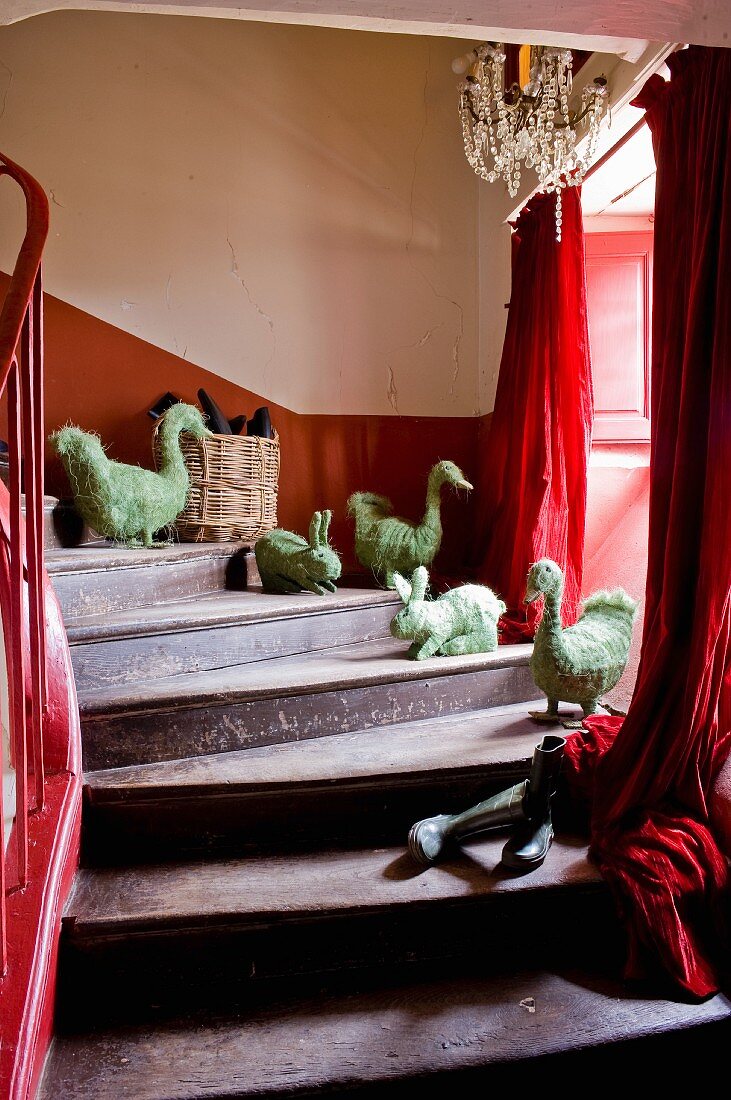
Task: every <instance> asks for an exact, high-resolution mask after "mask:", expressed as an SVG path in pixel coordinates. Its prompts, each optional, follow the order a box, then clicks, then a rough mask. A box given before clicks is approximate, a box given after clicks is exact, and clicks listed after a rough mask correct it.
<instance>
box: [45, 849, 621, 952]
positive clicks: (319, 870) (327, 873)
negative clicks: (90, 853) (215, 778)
mask: <svg viewBox="0 0 731 1100" xmlns="http://www.w3.org/2000/svg"><path fill="white" fill-rule="evenodd" d="M405 839H406V838H404V841H405ZM505 839H506V837H505V833H504V832H503V831H500V833H499V834H497V833H496V834H494V835H484V836H483V837H482V838H475V839H474V840H472V841H470V842H469V844H468V845H465V846H464V849H463V851H462V853H460V854H457V855H456V856H455V858H454V859H452V860H447V861H445V862H444V863H440V864H438V865H437V866H435V867H430V868H427V869H424V868H420V867H419V866H418V865H417V864H416V863H415V862H414V861H413V860H412V859H411V857H410V856H409V854H408V852H407V851H406V848H405V847H404V846H401V847H392V848H381V849H375V850H368V849H364V850H359V851H332V852H327V851H325V852H314V853H308V854H307V855H299V856H297V855H295V856H292V855H281V856H255V857H251V858H247V859H239V860H233V859H226V860H216V861H214V860H209V861H206V862H198V861H196V862H191V863H177V864H164V865H159V864H155V865H148V866H134V867H126V868H119V869H109V868H103V869H99V870H96V869H94V870H82V871H81V872H79V875H78V877H77V880H76V884H75V887H74V891H73V894H72V896H71V899H70V901H69V904H68V906H67V909H66V913H65V916H64V925H65V928H66V931H67V933H68V935H69V936H70V938H71V940H73V941H80V940H81V941H83V940H89V939H97V938H99V937H102V938H103V937H105V936H120V935H129V934H131V933H133V932H155V931H166V932H169V931H171V930H174V929H176V928H177V929H184V930H185V931H190V930H191V929H193V928H195V927H198V926H199V927H201V928H203V929H210V928H211V926H212V925H221V926H223V925H225V926H227V927H230V926H231V925H232V923H235V924H236V926H237V927H243V926H254V927H255V926H258V925H261V924H268V923H270V922H272V921H285V922H296V921H301V920H310V919H315V918H317V919H323V918H327V917H335V916H343V915H348V914H349V915H354V914H363V913H368V912H371V913H372V912H377V911H383V910H389V911H393V910H399V911H401V910H403V907H405V906H409V907H413V906H424V905H434V904H440V903H441V904H445V903H446V904H454V903H457V902H460V901H461V902H464V901H465V900H469V901H470V902H471V903H474V902H476V901H478V900H479V901H482V902H484V901H486V900H487V899H489V898H490V897H498V896H500V895H503V894H510V893H513V892H515V891H520V892H521V893H526V894H530V893H532V892H534V891H544V890H547V889H557V888H568V887H571V888H576V887H596V886H598V885H599V884H600V882H601V879H600V878H599V875H598V872H597V871H596V869H595V868H594V867H593V866H592V864H590V863H589V862H588V860H587V858H586V844H585V841H584V840H583V839H578V838H574V837H561V838H558V839H556V840H555V841H554V844H553V846H552V848H551V851H550V853H549V856H548V858H547V859H546V861H545V863H544V864H543V865H542V866H541V867H539V868H537V869H536V870H535V871H533V872H532V873H531V874H529V875H515V874H512V873H510V872H507V871H505V870H504V869H503V868H502V867H500V866H499V864H500V857H501V853H502V848H503V845H504V843H505ZM465 851H467V852H468V853H469V858H465V854H464V853H465Z"/></svg>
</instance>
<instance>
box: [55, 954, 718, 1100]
mask: <svg viewBox="0 0 731 1100" xmlns="http://www.w3.org/2000/svg"><path fill="white" fill-rule="evenodd" d="M489 949H490V945H489V944H486V945H485V950H489ZM471 969H472V972H471V974H470V975H469V976H467V977H462V976H460V977H455V976H449V975H447V976H437V977H432V978H431V979H423V980H420V981H416V980H411V981H401V982H398V983H396V982H392V983H390V984H386V985H385V986H383V987H380V988H375V989H372V988H366V989H364V990H362V991H356V992H350V993H339V994H337V993H336V994H332V993H330V994H327V993H326V994H324V995H323V994H322V993H321V992H319V991H318V992H315V993H314V994H312V995H310V996H309V997H306V998H303V997H299V998H295V997H293V996H292V995H291V992H290V993H289V994H288V995H287V994H284V995H283V996H282V999H281V1001H280V1002H279V1003H273V1004H271V1005H267V1006H262V1007H259V1008H258V1009H257V1010H255V1011H254V1010H249V1011H241V1010H236V1011H232V1012H231V1013H230V1014H228V1015H222V1014H220V1013H219V1014H216V1015H215V1016H212V1015H207V1014H205V1013H202V1012H199V1013H197V1014H194V1015H189V1016H187V1017H183V1016H181V1015H180V1014H179V1015H178V1017H177V1018H175V1019H171V1020H165V1021H160V1022H154V1021H153V1022H149V1021H145V1022H144V1023H139V1024H137V1025H136V1026H131V1027H126V1028H125V1027H114V1028H110V1029H107V1030H98V1031H96V1032H95V1033H87V1034H83V1033H81V1034H70V1035H67V1036H65V1037H61V1038H57V1039H56V1040H55V1042H54V1045H53V1048H52V1050H51V1054H50V1057H49V1059H48V1061H47V1064H46V1069H45V1074H44V1077H43V1081H42V1084H41V1087H40V1089H39V1100H58V1098H60V1097H63V1098H64V1100H197V1098H199V1097H202V1096H206V1097H209V1098H213V1100H223V1098H232V1097H238V1098H240V1100H244V1098H249V1097H251V1098H253V1097H271V1098H281V1100H284V1098H287V1100H290V1098H294V1097H304V1096H316V1095H328V1096H334V1095H337V1096H341V1095H347V1096H352V1095H353V1096H359V1097H361V1098H365V1097H369V1098H370V1097H374V1098H375V1097H378V1098H381V1097H384V1096H385V1097H389V1098H395V1097H399V1098H400V1097H405V1096H407V1095H408V1096H413V1095H414V1089H415V1087H416V1089H417V1094H418V1095H419V1096H420V1097H429V1098H431V1097H434V1098H437V1097H444V1095H445V1094H448V1093H449V1092H450V1090H454V1089H455V1088H459V1089H469V1090H470V1092H469V1093H466V1094H467V1095H469V1094H472V1093H473V1092H474V1090H475V1089H476V1088H484V1087H485V1086H490V1085H492V1086H493V1087H495V1086H496V1085H502V1086H503V1087H504V1086H508V1087H510V1086H512V1088H513V1089H515V1087H516V1083H519V1084H520V1089H521V1091H522V1090H523V1089H525V1088H527V1087H529V1088H531V1089H535V1090H536V1091H537V1092H538V1091H540V1092H541V1093H544V1092H546V1091H547V1089H548V1085H547V1082H551V1081H553V1082H554V1085H555V1086H556V1087H560V1082H561V1081H562V1080H563V1081H567V1082H568V1081H575V1080H580V1081H583V1082H591V1081H597V1080H599V1079H600V1078H599V1076H598V1075H599V1074H601V1075H602V1077H601V1080H603V1081H604V1082H605V1083H612V1084H619V1083H621V1084H623V1085H624V1087H625V1088H627V1087H629V1085H630V1082H632V1081H633V1080H636V1079H637V1065H638V1058H639V1059H640V1060H641V1062H643V1063H644V1064H646V1065H647V1066H649V1067H651V1074H652V1080H653V1086H654V1085H660V1086H661V1087H663V1088H665V1087H667V1086H668V1085H673V1082H674V1079H675V1085H673V1087H674V1088H675V1087H676V1084H677V1080H676V1079H677V1074H678V1071H679V1070H678V1067H679V1064H684V1065H689V1064H690V1065H702V1066H703V1072H704V1074H709V1075H713V1074H714V1071H718V1072H719V1073H724V1072H725V1069H726V1065H725V1063H726V1059H727V1053H726V1051H727V1039H728V1024H729V1019H730V1018H731V1003H730V1002H729V1000H728V998H727V997H725V996H723V995H722V994H719V995H717V996H715V997H712V998H711V999H709V1000H707V1001H705V1002H704V1003H703V1004H697V1005H696V1004H683V1003H678V1002H675V1001H669V1000H664V999H658V998H656V997H655V998H653V997H651V996H648V995H647V993H646V992H645V991H643V990H631V989H628V988H627V987H626V986H624V985H623V984H622V983H621V982H619V981H617V980H613V979H612V978H610V977H607V976H606V974H604V973H603V972H602V971H601V969H597V970H592V969H580V968H579V967H578V966H577V965H576V964H574V966H573V967H570V968H564V969H562V970H560V971H556V972H551V971H550V970H546V969H545V968H541V969H535V970H531V969H529V968H527V967H524V968H522V969H520V970H518V971H516V972H512V973H511V972H508V973H503V974H494V973H489V974H487V975H484V974H483V973H482V963H481V958H480V956H479V955H477V956H476V957H475V959H474V961H473V964H472V968H471ZM548 1091H551V1090H550V1089H548Z"/></svg>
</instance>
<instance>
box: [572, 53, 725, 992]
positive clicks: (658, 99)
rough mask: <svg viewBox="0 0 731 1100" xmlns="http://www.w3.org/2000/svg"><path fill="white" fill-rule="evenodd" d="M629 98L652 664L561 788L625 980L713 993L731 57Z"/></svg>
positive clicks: (688, 65)
mask: <svg viewBox="0 0 731 1100" xmlns="http://www.w3.org/2000/svg"><path fill="white" fill-rule="evenodd" d="M668 64H669V67H670V70H671V79H670V81H669V82H667V83H666V82H665V81H663V80H662V79H661V78H660V77H659V76H653V77H651V78H650V80H649V82H648V83H647V84H646V86H645V88H644V89H643V91H642V93H641V95H640V97H639V98H638V99H637V100H636V101H635V102H636V104H637V105H638V106H641V107H644V108H645V111H646V117H647V121H648V124H649V126H650V129H651V131H652V137H653V143H654V148H655V160H656V163H657V189H656V200H655V203H656V205H655V266H654V296H653V323H652V333H653V349H652V450H651V466H650V532H649V555H648V577H647V591H646V607H645V620H644V632H643V643H642V653H641V658H640V667H639V673H638V678H637V685H636V688H635V693H634V697H633V700H632V703H631V706H630V708H629V713H628V715H627V717H626V719H625V720H624V722H623V723H622V722H621V721H617V720H615V719H606V718H593V719H588V720H587V721H586V723H585V726H586V729H585V730H584V731H582V732H580V733H578V734H577V735H576V736H575V737H573V738H571V739H570V741H569V745H568V759H569V763H568V770H567V777H568V779H569V783H570V786H571V787H572V789H573V791H574V793H575V794H576V795H578V796H586V797H588V798H589V800H590V802H591V803H592V818H591V828H592V842H591V852H592V855H593V858H594V859H595V860H596V862H597V863H598V865H599V867H600V869H601V872H602V874H603V876H604V877H605V878H606V879H607V881H608V882H609V884H610V886H611V888H612V891H613V893H614V896H615V898H616V900H617V902H618V905H619V909H620V912H621V913H622V915H623V917H624V919H625V922H626V924H627V926H628V932H629V938H630V947H629V956H628V960H627V969H626V973H627V976H628V977H632V978H639V977H642V976H646V975H647V974H650V973H657V972H658V970H659V971H660V972H662V973H664V974H665V975H666V976H668V977H669V978H670V979H671V980H672V982H673V983H674V984H675V988H676V989H678V990H679V991H681V992H682V994H683V995H684V996H687V997H690V998H701V999H702V998H704V997H706V996H708V995H709V994H711V993H713V992H714V991H715V990H717V989H718V988H719V984H720V976H719V973H718V966H719V965H720V963H721V960H722V959H723V957H724V950H725V947H724V944H723V942H722V940H723V934H722V931H721V928H720V925H719V923H718V920H717V919H716V916H717V913H718V912H719V900H720V898H721V895H722V892H723V891H724V890H725V888H726V887H727V885H728V861H727V859H726V857H725V856H724V854H723V853H722V852H721V851H720V849H719V847H718V843H717V841H716V838H715V837H714V835H713V832H712V829H711V826H710V824H709V818H708V804H707V799H708V796H709V794H710V791H711V788H712V785H713V782H714V779H715V778H716V776H717V774H718V772H719V770H720V768H721V766H722V765H723V763H724V761H725V759H726V757H727V756H728V753H729V748H730V747H731V729H730V728H729V727H730V725H731V645H730V639H731V113H729V109H728V104H729V100H730V99H731V52H730V51H728V50H723V49H712V48H706V47H690V48H689V49H687V50H683V51H679V52H677V53H675V54H673V55H672V57H671V58H670V59H669V61H668Z"/></svg>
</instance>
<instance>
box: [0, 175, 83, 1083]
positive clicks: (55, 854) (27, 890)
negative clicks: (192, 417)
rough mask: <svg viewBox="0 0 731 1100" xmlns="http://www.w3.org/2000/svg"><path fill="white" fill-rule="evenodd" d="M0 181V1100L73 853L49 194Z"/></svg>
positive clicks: (74, 800) (39, 1020)
mask: <svg viewBox="0 0 731 1100" xmlns="http://www.w3.org/2000/svg"><path fill="white" fill-rule="evenodd" d="M3 176H4V177H7V178H8V179H9V180H11V181H13V182H14V183H15V184H17V185H18V186H19V187H20V188H21V190H22V192H23V195H24V197H25V204H26V216H27V223H26V232H25V236H24V239H23V243H22V245H21V248H20V251H19V254H18V259H17V262H16V264H15V268H14V270H13V274H12V277H11V280H10V286H9V288H8V291H7V294H6V296H5V300H4V302H3V304H2V310H0V397H2V398H4V399H5V400H6V403H7V413H8V440H7V443H8V452H9V478H8V486H7V488H6V487H5V486H4V485H3V484H1V483H0V612H1V613H2V624H1V625H2V633H3V643H4V653H5V664H6V667H7V678H8V710H9V713H8V726H9V730H8V732H9V752H10V760H9V765H10V767H11V768H12V771H13V773H14V777H15V804H14V807H13V822H12V827H11V832H10V836H9V837H5V836H3V822H4V819H5V816H6V811H7V808H4V807H3V805H2V800H3V793H2V791H3V788H2V786H0V1100H31V1098H32V1096H33V1093H34V1089H35V1084H36V1082H37V1080H38V1076H39V1074H40V1070H41V1067H42V1064H43V1058H44V1055H45V1052H46V1048H47V1045H48V1043H49V1041H50V1034H51V1027H52V1018H53V995H54V987H55V965H56V953H57V947H58V935H59V929H60V917H61V910H62V907H63V902H64V900H65V897H66V894H67V892H68V889H69V887H70V883H71V879H72V877H73V874H74V870H75V867H76V863H77V857H78V837H79V822H80V805H81V763H80V759H81V751H80V733H79V719H78V708H77V704H76V695H75V689H74V681H73V675H72V672H71V664H70V658H69V653H68V643H67V640H66V635H65V631H64V627H63V621H62V618H61V614H60V610H59V607H58V603H57V601H56V599H55V596H54V594H53V591H52V589H51V587H50V585H49V583H48V578H47V576H46V574H45V570H44V566H43V537H44V529H43V500H44V487H43V449H44V427H43V290H42V281H41V255H42V252H43V246H44V244H45V240H46V237H47V234H48V201H47V199H46V196H45V193H44V191H43V189H42V188H41V186H40V184H38V182H37V181H36V180H35V179H33V177H32V176H30V175H29V174H28V173H27V172H25V171H24V170H23V169H22V168H20V167H19V166H18V165H17V164H15V163H14V162H13V161H11V160H10V159H8V158H7V157H5V156H3V155H2V154H0V177H3ZM1 197H2V196H0V198H1ZM23 498H24V499H23ZM2 674H4V673H3V670H2V668H0V675H2ZM4 768H5V762H4V761H2V758H0V773H2V772H3V770H4Z"/></svg>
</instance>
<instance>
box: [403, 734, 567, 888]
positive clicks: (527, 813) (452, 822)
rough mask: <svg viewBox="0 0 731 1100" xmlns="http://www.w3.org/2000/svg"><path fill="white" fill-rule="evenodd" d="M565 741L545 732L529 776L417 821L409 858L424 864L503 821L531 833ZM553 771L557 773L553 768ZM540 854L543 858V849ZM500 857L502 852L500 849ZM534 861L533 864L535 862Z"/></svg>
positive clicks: (559, 761)
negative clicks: (470, 803)
mask: <svg viewBox="0 0 731 1100" xmlns="http://www.w3.org/2000/svg"><path fill="white" fill-rule="evenodd" d="M565 744H566V741H565V739H564V738H563V737H558V736H556V735H554V734H549V735H547V736H546V737H544V738H543V741H542V742H541V744H540V745H538V746H537V747H536V749H535V752H534V753H533V762H532V765H531V771H530V776H529V777H528V779H524V780H523V782H522V783H516V784H515V785H514V786H512V787H508V788H507V789H506V790H504V791H500V792H499V793H498V794H494V795H493V796H492V797H491V798H486V799H485V800H484V802H478V803H477V805H476V806H472V807H471V808H470V809H469V810H464V811H463V812H462V813H459V814H437V816H436V817H426V818H424V819H423V820H422V821H417V822H416V824H415V825H412V827H411V829H410V831H409V841H408V844H409V852H410V853H411V855H412V857H413V859H415V860H416V862H417V863H421V864H423V865H424V866H427V867H428V866H430V865H431V864H432V863H436V862H437V860H438V859H439V858H440V856H441V855H442V854H443V853H444V851H445V849H448V848H449V847H450V846H451V845H452V844H454V843H457V842H459V841H460V840H464V839H465V838H466V837H468V836H475V835H476V834H477V833H483V832H487V831H488V830H490V829H497V828H500V826H504V825H514V824H519V828H520V829H524V828H530V831H531V835H532V834H533V833H535V832H536V829H537V825H536V824H534V821H535V820H536V815H539V814H541V813H542V808H543V806H544V802H547V803H549V804H550V798H551V796H552V794H553V791H554V790H555V779H554V781H553V786H552V788H551V792H550V794H549V795H548V796H547V797H545V796H544V792H543V787H544V786H545V785H546V782H550V776H552V775H553V774H554V768H555V760H556V758H557V757H558V766H559V767H560V763H561V757H562V756H563V747H564V745H565ZM555 775H558V769H557V768H556V771H555ZM531 815H532V816H531ZM543 817H545V814H543ZM543 817H542V818H541V820H543ZM549 824H550V811H549ZM552 836H553V834H552V833H551V837H552ZM549 846H550V840H549V841H548V844H547V846H546V852H547V851H548V847H549ZM543 858H545V852H544V853H543ZM504 859H505V853H503V860H504ZM534 865H535V866H537V864H534ZM509 866H510V865H509ZM520 866H521V867H523V866H524V864H522V863H521V864H520Z"/></svg>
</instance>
